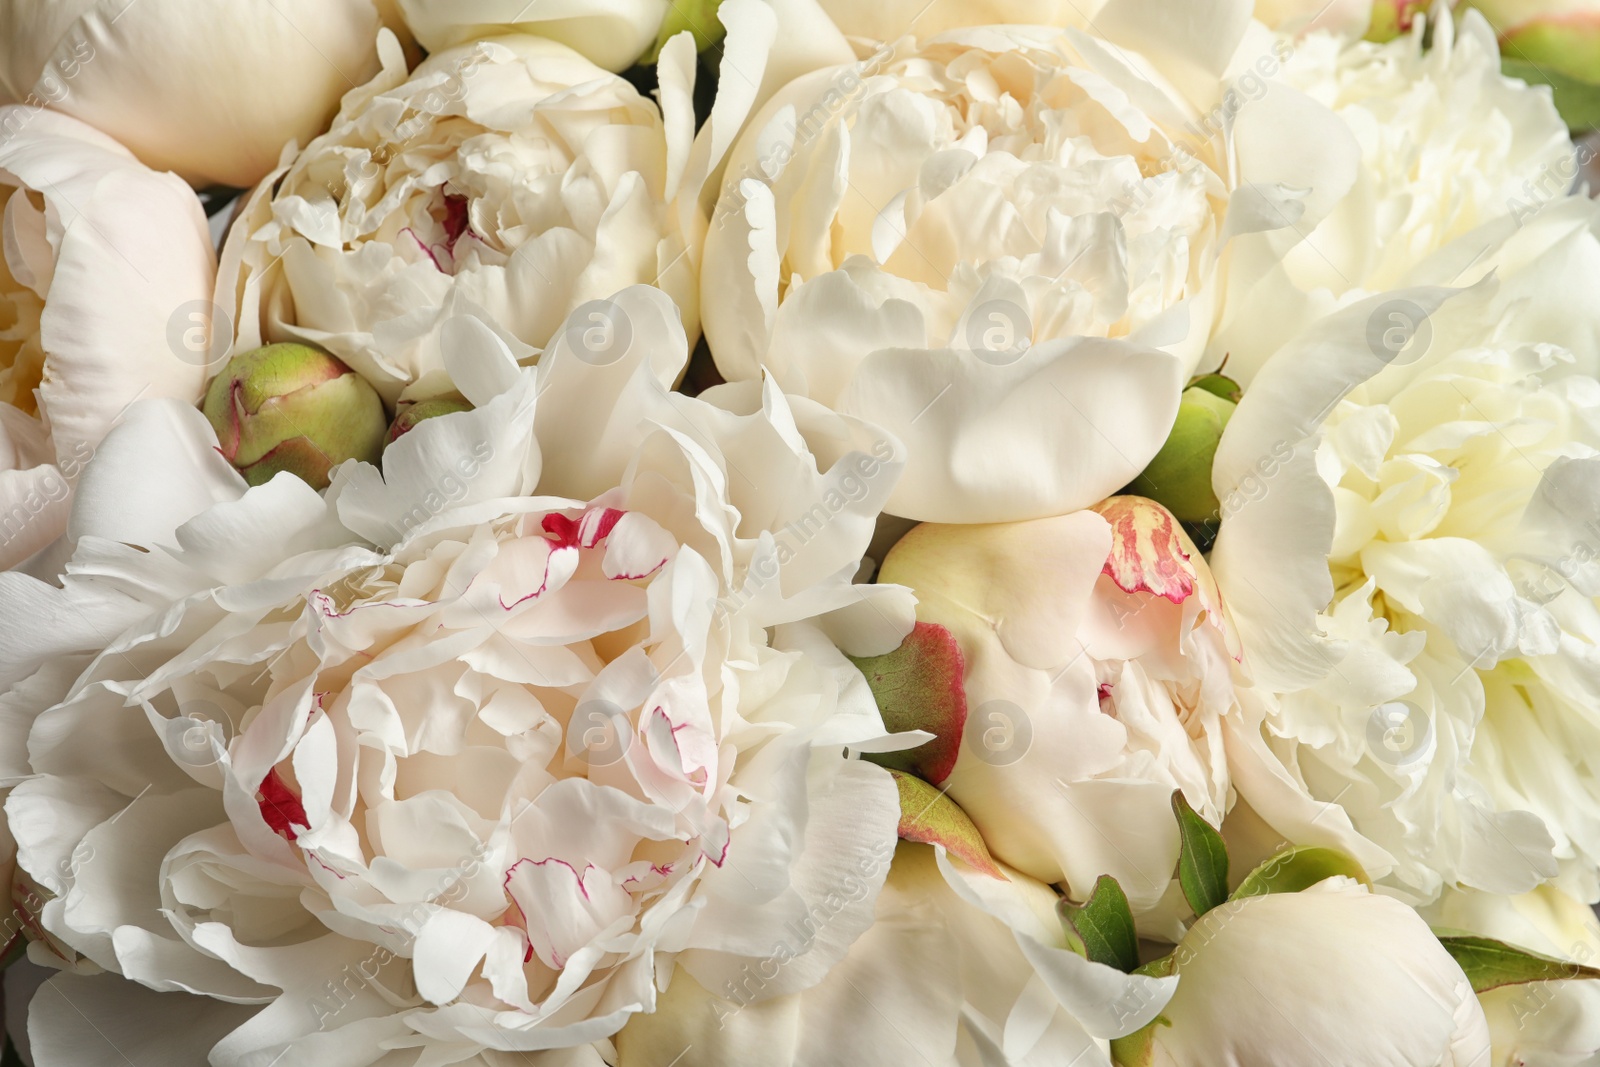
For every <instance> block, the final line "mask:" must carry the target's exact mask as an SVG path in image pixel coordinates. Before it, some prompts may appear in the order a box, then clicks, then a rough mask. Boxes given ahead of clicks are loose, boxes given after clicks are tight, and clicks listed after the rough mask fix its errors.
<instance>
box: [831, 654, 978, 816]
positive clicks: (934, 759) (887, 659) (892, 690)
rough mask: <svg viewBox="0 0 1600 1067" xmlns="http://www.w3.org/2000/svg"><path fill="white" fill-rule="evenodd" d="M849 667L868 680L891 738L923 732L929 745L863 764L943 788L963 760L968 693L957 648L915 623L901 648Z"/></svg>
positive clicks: (869, 755)
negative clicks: (925, 732)
mask: <svg viewBox="0 0 1600 1067" xmlns="http://www.w3.org/2000/svg"><path fill="white" fill-rule="evenodd" d="M850 662H852V663H854V664H855V665H856V668H857V669H858V670H860V671H861V673H862V674H863V675H865V676H866V679H867V686H868V688H870V689H871V690H872V697H873V699H874V700H876V701H877V702H878V711H879V713H880V714H882V716H883V724H884V726H886V727H888V729H889V732H890V733H896V734H897V733H904V732H906V731H907V730H926V731H928V732H929V733H931V734H933V735H934V737H933V740H932V741H928V742H925V743H924V744H921V745H918V746H917V747H916V748H912V749H904V750H902V751H899V752H864V753H862V755H861V758H862V759H864V760H869V761H871V762H872V763H876V764H877V765H878V766H880V767H888V768H890V769H891V770H897V771H906V772H907V773H909V774H914V775H916V776H917V777H918V778H921V779H924V780H925V781H929V782H932V783H933V784H934V785H938V784H940V783H942V782H943V781H944V780H945V779H946V778H948V777H950V772H951V771H953V770H955V766H956V758H957V757H958V756H960V755H961V735H962V732H963V731H964V730H965V729H966V727H967V691H966V687H965V684H964V679H965V676H966V669H965V665H964V663H963V661H962V658H961V646H960V645H959V644H957V643H956V639H955V636H954V635H953V634H951V632H950V631H949V630H947V629H945V628H944V627H943V626H938V625H936V624H934V623H931V622H919V623H917V625H916V628H915V629H913V630H912V631H911V635H910V636H909V637H907V638H906V639H905V640H904V641H903V642H901V644H900V647H899V648H897V649H895V650H894V651H893V652H890V653H888V654H887V655H883V656H872V657H868V658H863V659H856V658H855V657H854V656H852V657H850Z"/></svg>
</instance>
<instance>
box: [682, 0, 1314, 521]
mask: <svg viewBox="0 0 1600 1067" xmlns="http://www.w3.org/2000/svg"><path fill="white" fill-rule="evenodd" d="M857 6H858V7H859V6H862V5H857ZM1177 6H1180V5H1174V4H1170V3H1165V2H1162V0H1113V2H1112V3H1110V4H1108V5H1107V6H1106V7H1105V8H1104V9H1103V10H1101V11H1100V12H1099V13H1098V14H1097V15H1096V17H1095V20H1094V25H1095V26H1096V27H1097V28H1098V30H1099V31H1104V33H1105V36H1104V37H1102V36H1099V35H1098V32H1097V33H1096V34H1093V35H1092V34H1090V33H1087V32H1080V31H1078V30H1072V29H1068V30H1066V31H1062V30H1060V29H1057V28H1053V27H1016V26H1005V27H987V28H977V29H968V30H956V31H952V32H950V33H947V34H944V35H941V36H935V37H932V38H927V39H920V40H913V39H910V38H906V39H901V40H899V41H898V42H896V43H895V44H894V45H893V46H892V47H886V48H883V49H880V50H878V51H877V52H876V53H875V54H873V55H871V56H869V57H868V58H867V59H865V60H862V61H861V62H859V63H856V64H850V65H845V66H841V67H835V68H831V69H824V70H819V71H816V72H813V73H812V74H809V75H807V76H805V77H802V78H800V79H798V80H796V81H795V82H793V83H791V84H790V85H789V86H787V87H786V88H785V89H783V90H782V91H781V92H779V93H778V94H777V95H776V96H775V97H773V99H772V100H771V101H769V102H768V104H767V106H766V108H765V110H764V111H763V112H762V113H761V115H760V116H758V117H757V118H756V119H755V120H754V121H753V122H752V123H751V124H750V126H749V127H748V129H747V131H746V132H745V134H744V135H743V136H742V138H741V140H740V142H739V144H738V145H737V147H736V148H735V149H734V151H733V153H732V154H731V156H730V159H729V164H728V168H727V171H726V178H725V181H724V185H723V189H722V193H721V197H720V200H719V201H718V203H717V206H716V210H715V212H714V216H713V219H712V223H711V229H710V231H709V234H708V236H707V240H706V250H705V261H704V268H703V270H702V274H701V289H702V294H703V295H702V305H703V309H704V311H703V314H704V317H705V329H706V337H707V340H708V341H709V342H710V346H711V350H712V353H713V355H714V356H715V357H716V361H717V365H718V367H719V368H720V369H721V371H722V373H723V375H724V376H725V377H727V378H728V379H729V380H747V379H753V378H755V377H757V376H758V375H759V374H760V373H761V372H762V371H763V370H764V371H766V372H768V373H771V374H773V375H774V376H775V377H776V378H777V379H778V381H779V382H780V383H781V384H782V385H783V387H784V388H785V389H786V390H788V391H789V392H792V393H797V394H800V395H805V396H808V397H810V398H812V399H814V400H817V401H820V402H821V403H823V404H826V405H828V406H829V407H831V408H833V409H834V410H837V411H840V412H843V413H853V414H858V415H862V416H869V415H870V417H871V418H873V419H874V420H875V421H879V422H881V423H883V424H884V425H885V426H886V427H888V429H890V430H891V431H892V432H893V433H895V435H896V436H898V437H899V438H900V439H901V440H903V441H904V442H905V443H906V445H907V451H908V454H909V460H908V468H907V474H906V477H905V479H904V480H903V481H902V482H901V484H900V486H899V488H898V489H897V491H896V494H895V497H894V499H893V500H892V501H891V503H890V510H891V511H892V512H893V513H895V514H896V515H901V516H904V517H907V518H914V519H919V520H928V521H937V522H986V521H1012V520H1021V519H1032V518H1038V517H1041V516H1044V515H1054V514H1061V513H1063V512H1066V511H1071V510H1074V509H1077V508H1082V507H1087V506H1088V505H1090V504H1093V503H1094V502H1095V501H1097V500H1100V499H1103V498H1104V497H1106V496H1107V495H1109V494H1111V493H1113V492H1115V491H1116V490H1117V489H1119V488H1120V487H1122V486H1123V485H1125V484H1127V482H1129V481H1130V480H1131V479H1132V478H1133V477H1134V476H1135V475H1137V474H1138V473H1139V471H1140V470H1141V469H1142V468H1143V467H1144V465H1145V463H1146V462H1148V461H1149V459H1150V458H1151V457H1152V456H1154V455H1155V453H1156V451H1157V450H1158V449H1159V448H1160V446H1161V444H1162V442H1163V441H1165V440H1166V436H1167V431H1168V430H1169V429H1170V428H1171V425H1172V419H1173V417H1174V415H1175V413H1176V411H1177V405H1178V394H1179V391H1180V389H1181V387H1182V386H1183V384H1184V383H1185V382H1186V381H1187V380H1188V376H1189V374H1190V373H1191V372H1192V371H1193V370H1194V369H1195V368H1196V365H1197V364H1198V363H1199V361H1200V358H1201V355H1202V352H1203V350H1204V348H1205V344H1206V340H1207V337H1208V335H1209V332H1210V328H1211V324H1212V321H1213V312H1214V308H1215V305H1216V302H1217V299H1218V293H1217V287H1216V285H1215V284H1214V279H1215V277H1216V275H1217V271H1218V263H1219V259H1220V257H1221V256H1222V252H1223V248H1224V246H1225V245H1226V244H1227V241H1228V239H1229V238H1230V237H1233V236H1237V235H1239V234H1249V233H1253V232H1257V231H1262V230H1270V229H1275V228H1281V227H1283V226H1285V225H1287V224H1288V222H1289V221H1290V220H1291V218H1292V219H1294V220H1296V224H1297V225H1299V226H1300V227H1302V228H1307V227H1309V226H1312V225H1315V223H1316V221H1318V220H1319V219H1320V217H1321V215H1320V212H1321V211H1322V210H1324V207H1325V206H1331V205H1332V200H1331V198H1324V197H1322V196H1321V193H1320V188H1317V189H1314V188H1313V186H1317V187H1320V185H1321V184H1322V182H1323V181H1325V180H1333V179H1329V178H1325V177H1324V176H1323V173H1324V171H1325V170H1326V169H1327V166H1326V164H1327V163H1328V158H1327V156H1326V152H1327V150H1328V149H1329V148H1330V147H1331V148H1332V149H1340V148H1342V145H1341V144H1340V143H1339V142H1338V140H1337V138H1335V137H1331V136H1330V135H1329V130H1330V129H1335V128H1337V127H1338V121H1337V119H1336V118H1335V117H1334V116H1333V115H1332V114H1330V113H1328V112H1327V111H1326V110H1325V109H1323V108H1322V107H1320V106H1319V105H1317V104H1315V103H1314V102H1312V101H1311V100H1309V99H1306V98H1304V97H1303V96H1302V95H1301V94H1298V93H1295V92H1293V91H1290V90H1286V89H1285V90H1281V91H1280V90H1279V89H1276V88H1274V87H1273V83H1269V81H1267V80H1265V79H1269V78H1270V77H1271V76H1272V75H1273V74H1275V73H1277V72H1278V71H1279V68H1280V65H1281V59H1282V58H1283V54H1284V52H1285V50H1286V49H1287V48H1288V45H1287V42H1283V41H1273V40H1271V39H1270V38H1265V37H1264V36H1263V35H1260V34H1250V35H1248V37H1247V34H1246V31H1247V29H1248V28H1249V25H1250V11H1249V7H1248V5H1247V4H1244V3H1241V2H1232V0H1229V2H1219V3H1217V4H1214V5H1208V6H1206V7H1204V8H1195V9H1194V17H1193V18H1189V17H1180V15H1179V13H1178V12H1176V10H1175V9H1176V7H1177ZM951 7H952V8H953V9H957V10H958V9H959V8H960V5H959V4H957V5H951ZM1186 12H1187V9H1186ZM847 23H848V20H847ZM1225 73H1226V74H1227V77H1226V78H1225V77H1224V74H1225ZM1269 146H1270V147H1269ZM1285 146H1291V147H1285ZM1324 199H1327V200H1328V203H1327V204H1326V205H1323V204H1322V201H1323V200H1324Z"/></svg>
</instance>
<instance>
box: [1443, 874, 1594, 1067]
mask: <svg viewBox="0 0 1600 1067" xmlns="http://www.w3.org/2000/svg"><path fill="white" fill-rule="evenodd" d="M1428 917H1429V919H1430V921H1431V922H1432V923H1433V924H1434V926H1435V927H1438V928H1447V929H1451V930H1459V931H1463V932H1466V933H1471V934H1477V935H1478V936H1480V937H1489V938H1493V939H1495V940H1497V941H1504V942H1506V943H1507V944H1510V945H1514V946H1516V947H1518V948H1524V949H1527V950H1528V951H1530V952H1535V953H1539V954H1541V955H1544V956H1550V957H1554V958H1557V959H1563V960H1570V961H1571V962H1573V963H1578V964H1582V965H1585V966H1588V967H1595V966H1597V965H1600V920H1597V919H1596V918H1595V913H1594V912H1593V911H1592V910H1591V909H1590V907H1589V905H1587V904H1584V903H1582V902H1581V901H1578V900H1574V899H1573V898H1572V897H1570V896H1568V895H1567V894H1566V893H1563V892H1562V891H1561V890H1559V889H1557V888H1556V887H1554V886H1549V885H1546V886H1541V887H1539V888H1538V889H1536V890H1534V891H1533V892H1531V893H1523V894H1521V895H1519V896H1514V897H1502V896H1494V895H1491V894H1488V893H1476V892H1472V891H1457V890H1452V891H1450V892H1447V893H1446V894H1445V895H1444V897H1443V898H1441V899H1440V900H1439V902H1438V903H1437V904H1435V905H1434V906H1433V907H1432V908H1430V909H1428ZM1478 1002H1479V1003H1480V1004H1482V1005H1483V1010H1484V1014H1485V1015H1486V1016H1487V1017H1488V1019H1489V1033H1490V1035H1491V1037H1492V1038H1493V1040H1494V1056H1493V1060H1492V1062H1493V1065H1494V1067H1581V1065H1582V1064H1586V1063H1592V1062H1594V1057H1595V1056H1596V1055H1597V1054H1600V982H1594V981H1562V982H1533V983H1528V984H1521V985H1509V986H1503V987H1501V988H1499V989H1491V990H1489V991H1487V992H1484V993H1480V994H1478Z"/></svg>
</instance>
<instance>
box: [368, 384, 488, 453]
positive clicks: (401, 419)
mask: <svg viewBox="0 0 1600 1067" xmlns="http://www.w3.org/2000/svg"><path fill="white" fill-rule="evenodd" d="M471 410H472V405H471V404H469V403H467V402H466V401H465V400H463V399H461V398H460V397H458V396H436V397H434V398H432V399H431V400H417V401H413V402H406V401H401V403H400V410H399V411H398V412H397V413H396V414H395V417H394V424H393V425H391V426H390V427H389V436H388V438H387V439H386V440H385V442H384V443H385V444H390V445H392V444H394V443H395V442H396V441H398V440H400V438H402V437H404V436H405V435H406V434H408V433H410V432H411V431H412V430H414V429H416V428H417V423H419V422H422V421H424V420H425V419H436V418H438V417H439V416H440V415H454V414H455V413H456V412H458V411H471Z"/></svg>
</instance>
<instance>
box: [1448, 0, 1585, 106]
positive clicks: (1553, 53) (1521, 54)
mask: <svg viewBox="0 0 1600 1067" xmlns="http://www.w3.org/2000/svg"><path fill="white" fill-rule="evenodd" d="M1464 3H1465V5H1466V6H1467V7H1472V8H1476V9H1477V10H1478V11H1481V12H1482V13H1483V15H1484V17H1485V18H1487V19H1488V20H1489V25H1490V26H1492V27H1494V32H1495V33H1496V34H1498V35H1499V37H1500V54H1501V58H1502V61H1503V65H1504V68H1505V73H1506V74H1509V75H1511V76H1512V77H1516V78H1521V79H1522V80H1524V81H1526V82H1529V83H1530V84H1535V85H1549V86H1550V87H1551V89H1552V90H1553V91H1554V93H1555V100H1556V107H1557V109H1559V110H1560V112H1561V117H1562V118H1564V119H1566V120H1567V124H1568V125H1570V126H1571V127H1572V128H1573V129H1593V128H1595V127H1596V126H1600V0H1464Z"/></svg>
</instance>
